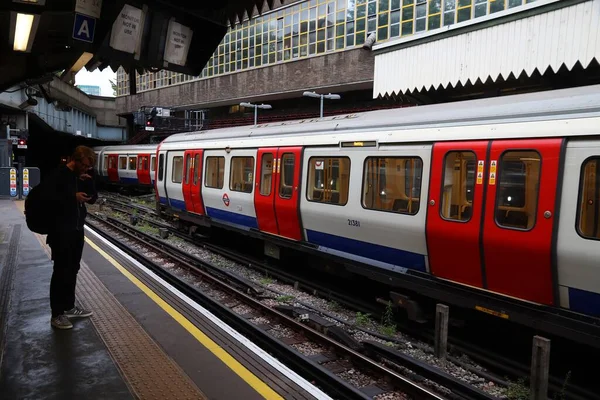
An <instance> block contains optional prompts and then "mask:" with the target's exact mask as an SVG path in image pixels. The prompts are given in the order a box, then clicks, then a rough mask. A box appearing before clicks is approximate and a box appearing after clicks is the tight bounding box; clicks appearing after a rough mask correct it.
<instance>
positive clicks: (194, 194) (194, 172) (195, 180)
mask: <svg viewBox="0 0 600 400" xmlns="http://www.w3.org/2000/svg"><path fill="white" fill-rule="evenodd" d="M184 160H185V161H184V177H183V187H182V188H183V198H184V201H185V209H186V210H187V211H189V212H193V213H196V214H204V205H203V204H202V196H201V194H200V190H201V186H202V150H186V151H185V153H184Z"/></svg>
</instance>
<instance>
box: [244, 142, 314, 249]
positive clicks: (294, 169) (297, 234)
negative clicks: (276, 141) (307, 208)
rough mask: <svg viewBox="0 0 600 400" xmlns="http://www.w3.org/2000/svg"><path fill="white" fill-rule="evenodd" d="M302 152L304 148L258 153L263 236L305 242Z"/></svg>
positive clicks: (257, 204) (258, 211) (258, 200)
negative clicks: (301, 209) (301, 210)
mask: <svg viewBox="0 0 600 400" xmlns="http://www.w3.org/2000/svg"><path fill="white" fill-rule="evenodd" d="M301 152H302V148H301V147H281V148H267V149H259V150H258V160H259V162H260V169H259V178H258V179H257V180H256V182H255V185H256V189H257V190H255V192H254V208H255V210H256V217H257V220H258V228H259V229H260V230H261V231H262V232H266V233H271V234H274V235H280V236H285V237H287V238H289V239H294V240H301V239H302V230H301V229H300V216H299V209H298V204H299V197H298V196H299V194H298V193H299V186H300V157H301Z"/></svg>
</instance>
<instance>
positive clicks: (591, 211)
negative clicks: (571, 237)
mask: <svg viewBox="0 0 600 400" xmlns="http://www.w3.org/2000/svg"><path fill="white" fill-rule="evenodd" d="M579 188H580V189H579V210H578V212H577V218H578V220H579V222H578V223H577V226H578V229H577V230H578V232H579V234H580V235H581V236H583V237H584V238H587V239H600V221H599V219H600V218H599V217H600V206H599V205H600V157H594V158H589V159H588V160H586V161H585V163H584V164H583V166H582V170H581V181H580V183H579Z"/></svg>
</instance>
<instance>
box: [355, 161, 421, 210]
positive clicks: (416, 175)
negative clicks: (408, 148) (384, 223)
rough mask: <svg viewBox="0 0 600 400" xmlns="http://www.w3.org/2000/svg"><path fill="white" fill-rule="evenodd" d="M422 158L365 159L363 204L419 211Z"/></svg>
mask: <svg viewBox="0 0 600 400" xmlns="http://www.w3.org/2000/svg"><path fill="white" fill-rule="evenodd" d="M422 169H423V161H422V160H421V159H420V158H419V157H387V158H383V157H369V158H367V159H366V160H365V171H364V177H363V201H362V203H363V207H365V208H367V209H370V210H378V211H389V212H395V213H400V214H410V215H415V214H416V213H418V212H419V202H420V198H421V178H422Z"/></svg>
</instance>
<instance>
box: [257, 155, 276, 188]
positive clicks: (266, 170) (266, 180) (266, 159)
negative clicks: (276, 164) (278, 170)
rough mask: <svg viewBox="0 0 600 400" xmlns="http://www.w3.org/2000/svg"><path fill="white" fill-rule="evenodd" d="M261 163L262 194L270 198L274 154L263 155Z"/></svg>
mask: <svg viewBox="0 0 600 400" xmlns="http://www.w3.org/2000/svg"><path fill="white" fill-rule="evenodd" d="M261 163H262V165H261V169H260V171H261V176H260V194H262V195H263V196H269V195H270V194H271V185H272V183H273V181H272V179H273V154H271V153H265V154H263V156H262V161H261Z"/></svg>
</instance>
